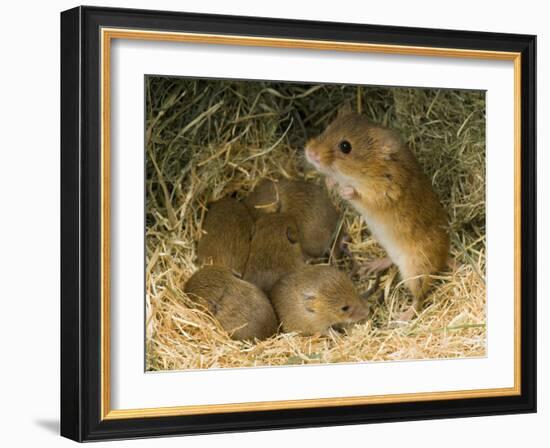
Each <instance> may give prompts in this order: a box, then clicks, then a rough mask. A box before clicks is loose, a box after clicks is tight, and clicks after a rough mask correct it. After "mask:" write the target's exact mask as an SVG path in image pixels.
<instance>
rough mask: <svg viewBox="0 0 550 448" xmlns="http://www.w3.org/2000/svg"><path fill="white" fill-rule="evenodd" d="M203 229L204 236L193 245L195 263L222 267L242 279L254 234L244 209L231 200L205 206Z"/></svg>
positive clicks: (228, 198)
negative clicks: (195, 248)
mask: <svg viewBox="0 0 550 448" xmlns="http://www.w3.org/2000/svg"><path fill="white" fill-rule="evenodd" d="M203 229H204V230H205V231H206V234H204V235H203V236H202V237H201V239H200V240H199V243H198V245H197V257H198V260H199V263H201V264H214V265H219V266H225V267H227V268H229V269H232V270H233V271H234V272H235V273H237V274H239V275H240V276H242V275H243V274H244V270H245V267H246V261H247V260H248V253H249V251H250V241H251V239H252V234H253V231H254V221H253V220H252V217H251V216H250V213H249V211H248V209H247V207H246V206H245V205H244V204H242V203H241V202H239V201H237V200H236V199H233V198H231V197H225V198H223V199H221V200H219V201H217V202H214V203H212V204H209V206H208V213H207V214H206V218H205V219H204V225H203Z"/></svg>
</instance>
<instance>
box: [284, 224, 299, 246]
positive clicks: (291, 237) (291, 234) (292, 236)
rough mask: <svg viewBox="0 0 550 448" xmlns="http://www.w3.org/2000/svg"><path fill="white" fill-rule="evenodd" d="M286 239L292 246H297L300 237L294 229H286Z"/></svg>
mask: <svg viewBox="0 0 550 448" xmlns="http://www.w3.org/2000/svg"><path fill="white" fill-rule="evenodd" d="M286 238H287V239H288V241H290V244H296V243H297V242H298V235H297V234H296V231H295V230H294V229H293V228H292V227H287V228H286Z"/></svg>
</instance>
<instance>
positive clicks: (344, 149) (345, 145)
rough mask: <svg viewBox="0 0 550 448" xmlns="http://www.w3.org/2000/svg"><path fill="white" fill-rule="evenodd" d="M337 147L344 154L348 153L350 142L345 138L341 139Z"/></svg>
mask: <svg viewBox="0 0 550 448" xmlns="http://www.w3.org/2000/svg"><path fill="white" fill-rule="evenodd" d="M338 147H339V148H340V151H342V152H343V153H344V154H349V153H350V152H351V143H350V142H348V141H347V140H342V141H341V142H340V144H339V145H338Z"/></svg>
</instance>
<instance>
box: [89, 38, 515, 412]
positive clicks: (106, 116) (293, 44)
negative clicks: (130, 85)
mask: <svg viewBox="0 0 550 448" xmlns="http://www.w3.org/2000/svg"><path fill="white" fill-rule="evenodd" d="M113 39H131V40H148V41H166V42H185V43H200V44H213V45H241V46H254V47H273V48H295V49H310V50H324V51H331V50H332V51H346V52H365V53H383V54H398V55H411V56H433V57H455V58H470V59H488V60H505V61H513V62H514V282H515V288H514V386H513V387H508V388H493V389H477V390H460V391H444V392H426V393H424V392H422V393H405V394H391V395H369V396H355V397H336V398H315V399H303V400H281V401H262V402H246V403H228V404H215V405H188V406H173V407H155V408H140V409H111V407H110V401H111V389H110V378H111V368H110V357H111V350H110V151H111V147H110V144H111V142H110V126H111V117H110V97H111V96H110V62H111V61H110V49H111V41H112V40H113ZM101 92H102V93H101V186H102V188H101V211H102V215H101V261H102V266H101V282H102V284H101V294H102V295H101V340H100V344H101V397H100V399H101V406H100V410H101V419H102V420H113V419H128V418H143V417H166V416H179V415H199V414H211V413H226V412H247V411H266V410H283V409H307V408H315V407H334V406H350V405H364V404H381V403H405V402H413V401H429V400H452V399H466V398H483V397H502V396H512V395H520V394H521V365H520V362H521V326H520V325H521V321H520V314H521V263H520V260H521V54H520V53H514V52H499V51H484V50H468V49H455V48H438V47H417V46H404V45H386V44H368V43H353V42H334V41H319V40H304V39H278V38H263V37H249V36H229V35H215V34H194V33H176V32H162V31H143V30H135V29H118V28H116V29H115V28H102V29H101Z"/></svg>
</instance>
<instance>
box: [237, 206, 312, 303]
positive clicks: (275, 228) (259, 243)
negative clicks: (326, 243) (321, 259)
mask: <svg viewBox="0 0 550 448" xmlns="http://www.w3.org/2000/svg"><path fill="white" fill-rule="evenodd" d="M304 264H305V263H304V257H303V255H302V249H301V247H300V242H299V240H298V228H297V226H296V223H295V222H294V220H293V219H292V218H291V217H290V216H288V215H286V214H284V213H274V214H267V215H263V216H260V217H259V218H258V220H257V221H256V226H255V231H254V236H253V237H252V243H251V245H250V255H249V257H248V262H247V264H246V269H245V273H244V277H243V279H244V280H246V281H249V282H251V283H253V284H255V285H256V286H257V287H259V288H260V289H262V290H263V291H265V292H266V293H268V292H269V290H270V289H271V287H272V286H273V285H274V284H275V282H276V281H277V280H279V278H280V277H282V276H283V275H286V274H288V273H289V272H292V271H294V270H296V269H298V268H299V267H301V266H302V265H304Z"/></svg>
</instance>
